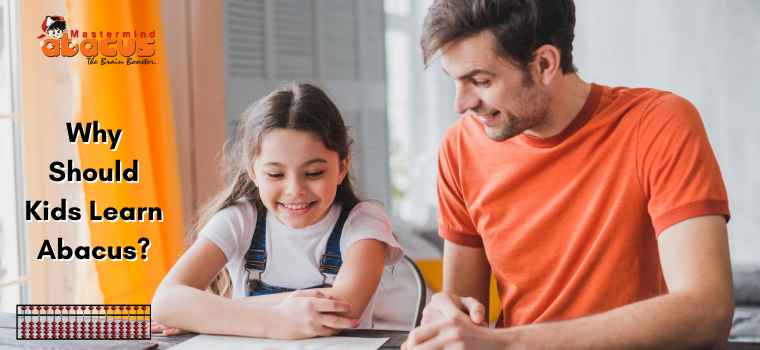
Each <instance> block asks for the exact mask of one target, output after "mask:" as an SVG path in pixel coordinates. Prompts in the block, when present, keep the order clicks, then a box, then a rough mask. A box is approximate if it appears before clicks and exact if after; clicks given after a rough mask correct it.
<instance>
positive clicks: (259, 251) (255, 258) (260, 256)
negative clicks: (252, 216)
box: [245, 206, 267, 272]
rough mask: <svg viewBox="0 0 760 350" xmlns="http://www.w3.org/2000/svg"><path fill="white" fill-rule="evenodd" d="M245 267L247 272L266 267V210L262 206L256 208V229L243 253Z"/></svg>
mask: <svg viewBox="0 0 760 350" xmlns="http://www.w3.org/2000/svg"><path fill="white" fill-rule="evenodd" d="M262 207H263V206H262ZM245 268H246V269H247V270H248V271H249V272H250V270H256V271H259V272H262V271H264V270H265V269H266V268H267V211H266V209H264V208H261V209H257V210H256V229H255V230H254V231H253V237H251V245H250V246H249V247H248V251H247V252H246V253H245Z"/></svg>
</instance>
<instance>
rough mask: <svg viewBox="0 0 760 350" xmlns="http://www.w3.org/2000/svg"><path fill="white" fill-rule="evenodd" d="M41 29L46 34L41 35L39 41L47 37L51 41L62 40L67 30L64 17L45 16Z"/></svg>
mask: <svg viewBox="0 0 760 350" xmlns="http://www.w3.org/2000/svg"><path fill="white" fill-rule="evenodd" d="M41 27H42V31H43V32H45V34H40V36H38V37H37V39H42V38H44V37H45V36H47V37H49V38H50V39H60V38H61V37H63V32H64V31H65V30H66V20H65V19H63V16H45V19H43V20H42V26H41Z"/></svg>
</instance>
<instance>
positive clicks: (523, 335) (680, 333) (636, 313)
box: [499, 293, 733, 349]
mask: <svg viewBox="0 0 760 350" xmlns="http://www.w3.org/2000/svg"><path fill="white" fill-rule="evenodd" d="M719 304H720V303H705V302H704V300H702V299H700V298H697V297H694V296H691V295H689V294H685V293H681V294H677V293H676V294H668V295H663V296H659V297H655V298H652V299H648V300H644V301H641V302H637V303H634V304H630V305H626V306H623V307H620V308H617V309H613V310H610V311H608V312H604V313H601V314H598V315H593V316H588V317H583V318H578V319H574V320H567V321H558V322H548V323H538V324H533V325H528V326H519V327H514V328H508V329H504V330H501V331H499V333H500V334H501V336H504V337H505V339H507V340H508V342H512V341H516V342H517V343H523V344H526V345H527V348H531V349H533V348H535V349H695V348H696V349H721V348H723V347H724V346H725V342H726V339H727V337H728V333H729V331H730V327H731V319H732V315H733V307H732V306H731V307H729V306H728V305H726V303H722V306H717V305H719Z"/></svg>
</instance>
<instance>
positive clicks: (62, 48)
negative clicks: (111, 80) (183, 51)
mask: <svg viewBox="0 0 760 350" xmlns="http://www.w3.org/2000/svg"><path fill="white" fill-rule="evenodd" d="M41 28H42V32H43V34H40V35H39V36H37V39H38V40H40V41H41V42H40V47H41V50H42V54H44V55H45V56H46V57H61V56H63V57H74V56H77V55H81V56H84V57H85V58H87V64H88V65H94V64H100V65H107V64H109V65H110V64H124V65H132V64H156V62H155V61H154V60H153V59H151V57H153V56H154V55H155V54H156V39H157V38H156V37H157V34H156V30H151V31H138V30H134V29H133V30H131V31H124V30H120V31H104V30H97V31H87V30H81V29H79V28H74V29H70V28H68V26H67V23H66V20H65V19H64V18H63V16H45V18H44V19H43V20H42V25H41Z"/></svg>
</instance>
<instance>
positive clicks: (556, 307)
mask: <svg viewBox="0 0 760 350" xmlns="http://www.w3.org/2000/svg"><path fill="white" fill-rule="evenodd" d="M438 207H439V209H438V210H439V232H440V235H441V236H442V237H443V238H444V239H446V240H449V241H451V242H454V243H456V244H460V245H466V246H473V247H484V248H485V252H486V256H487V258H488V261H489V264H490V265H491V268H492V270H493V273H494V276H495V278H496V281H497V285H498V290H499V295H500V298H501V302H502V305H501V309H502V315H501V318H500V322H499V323H498V326H500V327H506V326H513V325H522V324H528V323H536V322H545V321H553V320H563V319H570V318H576V317H580V316H584V315H589V314H593V313H599V312H603V311H606V310H610V309H613V308H616V307H619V306H622V305H625V304H630V303H633V302H635V301H639V300H643V299H646V298H650V297H653V296H656V295H660V294H663V293H666V292H667V286H666V285H665V281H664V279H663V275H662V271H661V269H660V260H659V254H658V251H657V237H658V235H659V234H660V233H661V232H662V231H663V230H665V229H666V228H668V227H669V226H671V225H673V224H676V223H678V222H680V221H683V220H685V219H688V218H692V217H696V216H702V215H709V214H720V215H724V216H725V217H726V220H728V217H729V211H728V201H727V196H726V190H725V186H724V184H723V180H722V178H721V174H720V169H719V168H718V163H717V161H716V160H715V156H714V154H713V152H712V149H711V147H710V144H709V142H708V140H707V135H706V133H705V130H704V127H703V125H702V121H701V119H700V117H699V113H698V112H697V111H696V109H695V108H694V107H693V106H692V105H691V104H690V103H689V102H688V101H687V100H685V99H683V98H681V97H679V96H676V95H674V94H672V93H669V92H664V91H658V90H654V89H629V88H611V87H606V86H602V85H597V84H592V87H591V93H590V94H589V97H588V98H587V100H586V102H585V104H584V106H583V108H582V109H581V111H580V112H579V114H578V115H577V116H576V118H575V119H574V120H573V122H572V123H571V124H570V125H569V126H568V127H567V128H566V129H565V130H564V131H563V132H562V133H560V134H559V135H556V136H554V137H551V138H548V139H539V138H535V137H531V136H530V135H526V134H524V133H523V134H521V135H518V136H516V137H513V138H511V139H508V140H506V141H502V142H496V141H493V140H490V139H488V138H487V137H486V135H485V132H484V130H483V126H482V124H481V123H480V122H479V121H477V120H476V119H474V118H472V117H469V116H467V117H463V118H461V119H460V120H459V121H457V123H456V124H454V125H453V126H452V127H451V128H449V130H448V131H447V132H446V134H445V136H444V140H443V143H442V145H441V150H440V154H439V159H438Z"/></svg>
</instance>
